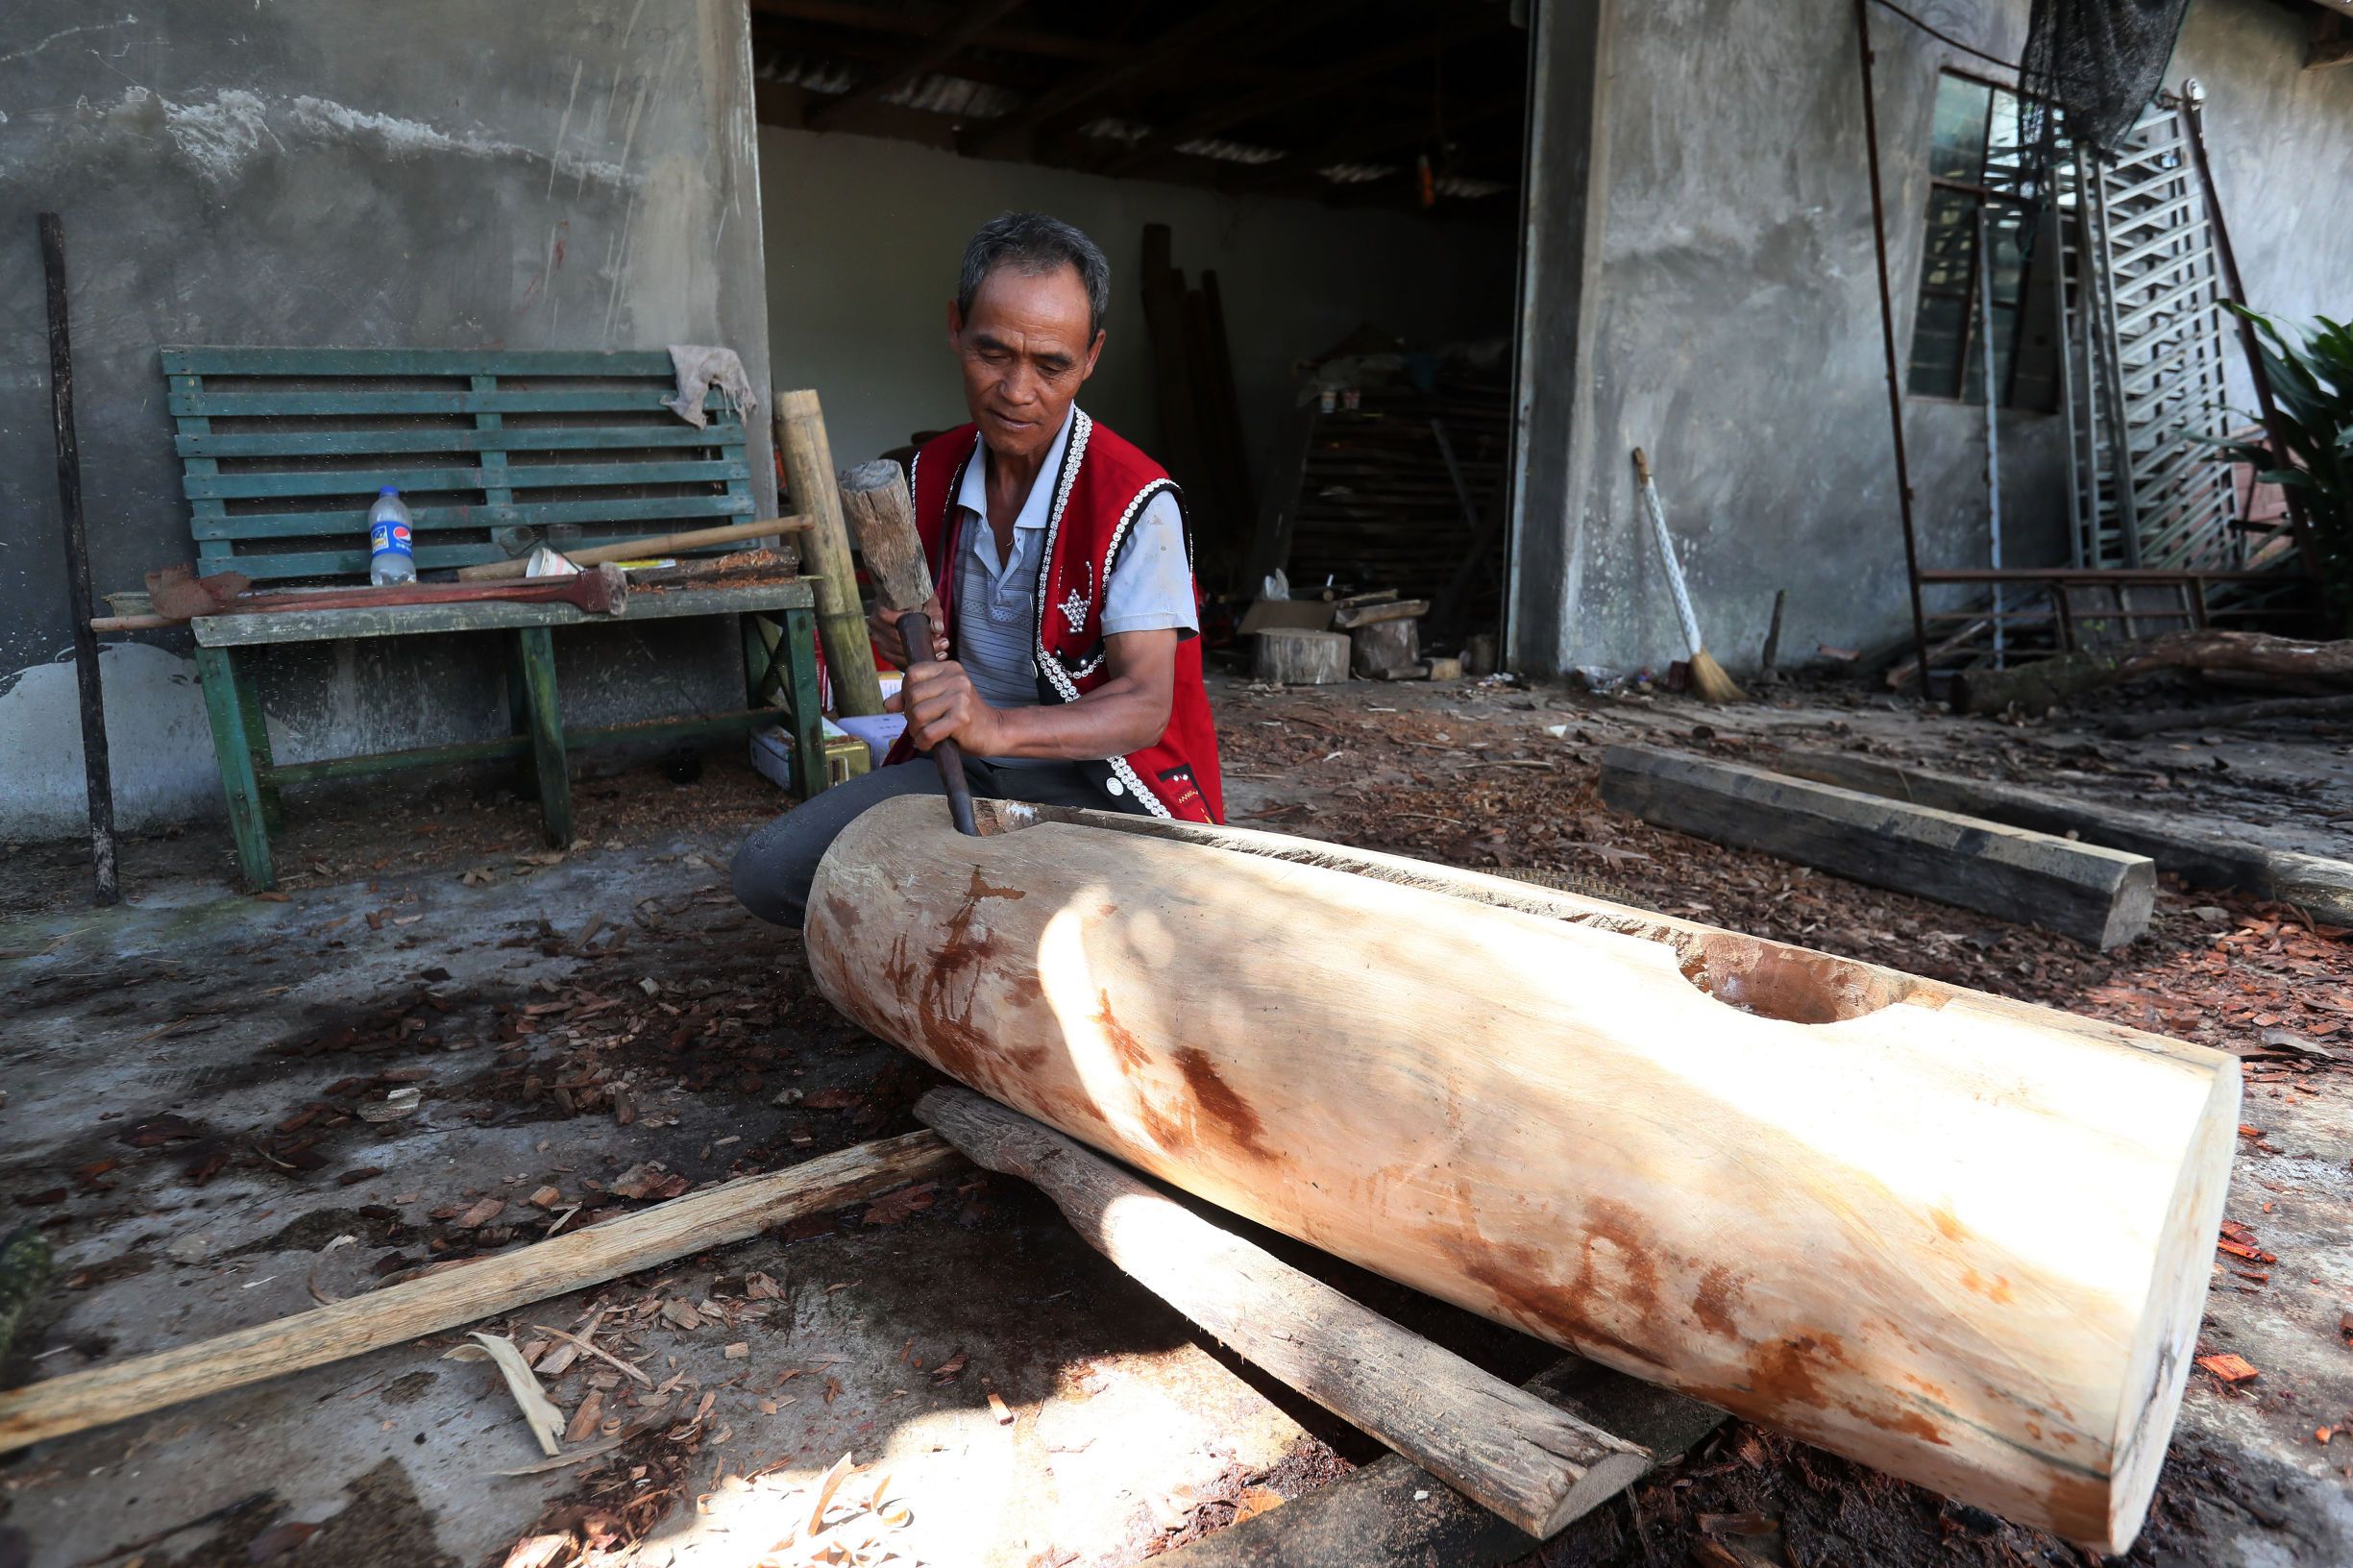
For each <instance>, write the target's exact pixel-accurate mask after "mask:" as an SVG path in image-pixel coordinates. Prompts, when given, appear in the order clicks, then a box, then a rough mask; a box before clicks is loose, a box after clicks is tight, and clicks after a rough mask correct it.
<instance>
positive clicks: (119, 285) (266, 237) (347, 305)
mask: <svg viewBox="0 0 2353 1568" xmlns="http://www.w3.org/2000/svg"><path fill="white" fill-rule="evenodd" d="M747 28H748V24H747V20H746V12H745V9H744V7H743V5H742V4H741V0H663V3H660V4H647V3H646V0H572V3H568V4H565V5H561V6H521V5H511V6H510V5H497V6H492V5H481V4H468V3H466V0H409V3H405V4H402V5H396V6H387V5H382V4H379V3H375V0H299V3H297V0H258V3H257V0H154V3H152V4H148V5H142V6H139V7H137V8H135V12H134V11H133V10H132V9H131V8H123V7H118V8H112V9H110V10H105V11H93V10H92V9H91V8H90V7H88V6H86V5H81V4H76V3H73V0H13V3H12V4H10V5H9V6H7V7H6V8H0V343H5V344H6V345H7V346H8V347H7V351H6V353H5V354H0V519H5V523H4V524H0V734H4V735H5V736H6V737H7V740H8V745H7V746H6V747H0V837H6V838H22V837H27V836H31V835H35V834H41V833H50V832H62V831H68V830H71V829H72V828H73V827H74V826H76V824H78V823H79V821H81V816H82V810H83V805H82V784H81V766H82V765H81V740H80V734H79V730H78V726H77V723H76V722H75V718H74V713H75V709H74V699H73V684H74V682H73V671H72V668H71V664H70V644H69V631H68V627H69V625H70V623H69V620H68V615H67V611H66V607H65V603H64V591H63V576H62V573H63V568H62V562H61V546H60V542H59V541H60V533H59V527H58V522H57V503H56V490H55V478H54V458H53V453H52V448H51V442H50V432H49V404H48V395H49V389H48V374H47V358H46V353H45V347H44V345H45V326H44V319H45V318H44V314H43V306H42V288H41V268H40V260H39V254H38V250H37V242H36V236H35V232H34V214H35V213H36V212H37V211H41V210H56V211H58V212H60V213H61V214H62V216H63V219H64V223H65V229H66V235H67V244H68V252H69V265H70V268H71V283H72V302H71V304H72V326H73V335H74V354H75V374H76V380H77V383H78V385H77V389H78V403H79V415H80V417H79V426H80V430H81V439H82V453H83V467H84V474H85V486H86V502H87V510H88V530H89V540H90V550H91V555H92V566H93V571H94V574H95V577H96V581H97V586H98V588H99V589H100V591H102V592H103V591H107V590H110V589H117V588H134V587H136V586H138V584H139V581H140V577H141V574H142V573H144V572H145V571H147V570H149V569H151V568H153V567H156V566H159V565H162V564H165V563H167V562H171V561H176V560H184V559H187V558H188V557H189V555H190V550H189V545H188V539H187V508H186V505H185V503H184V502H183V501H182V500H181V499H180V492H179V477H178V469H177V465H176V463H175V460H174V458H173V455H172V450H171V426H170V423H169V421H168V418H167V417H166V414H165V411H164V406H163V396H162V394H163V386H162V378H161V375H160V372H159V369H158V365H157V360H156V350H157V349H158V347H159V346H160V345H162V344H165V343H239V344H289V345H304V346H327V345H339V346H362V347H375V346H389V347H424V348H468V347H483V348H541V347H567V348H646V347H659V346H660V345H662V344H664V343H669V342H679V341H686V342H720V343H727V344H731V345H733V346H734V347H736V348H737V349H738V350H739V351H740V352H741V353H742V354H743V355H744V358H745V361H746V363H747V364H748V366H749V367H750V370H751V376H752V380H753V382H754V384H756V385H765V384H766V381H767V341H768V329H767V291H766V285H765V282H764V279H763V276H762V271H761V258H760V244H761V223H760V205H759V202H760V193H759V184H758V178H757V149H756V144H755V141H754V130H753V121H752V110H751V92H750V76H751V68H750V59H749V45H748V31H747ZM761 423H762V424H763V425H764V424H765V422H764V421H763V422H761ZM757 440H758V443H759V444H758V447H757V449H756V453H755V461H754V472H755V474H756V475H757V476H758V478H756V479H755V483H756V484H757V485H758V486H759V487H760V489H761V492H762V495H761V504H762V505H763V507H764V508H765V507H768V506H771V505H772V502H773V487H772V484H771V483H770V482H769V481H768V478H767V475H768V472H769V469H768V462H767V458H766V438H765V434H762V435H761V436H759V437H758V438H757ZM144 641H145V642H146V644H147V646H144V647H133V646H129V645H117V646H115V647H112V648H110V650H109V651H108V653H107V655H106V657H105V658H104V660H103V665H104V668H105V670H106V673H107V688H108V706H109V713H108V733H109V739H110V747H111V751H112V757H113V765H114V769H115V789H116V796H117V800H118V810H119V813H120V815H121V817H122V818H123V819H124V820H126V821H128V822H129V823H131V824H133V825H136V824H139V823H142V822H146V821H158V820H169V819H173V818H177V817H181V816H185V815H188V814H191V813H194V812H197V811H200V810H201V811H212V810H217V809H218V796H219V789H218V784H217V782H216V775H215V773H214V771H213V765H212V756H211V743H210V740H209V738H208V731H207V730H206V729H205V727H204V724H203V722H202V705H201V701H200V699H199V698H198V697H197V695H196V688H195V685H194V682H193V678H192V674H193V672H192V667H191V666H190V665H189V663H188V661H187V660H186V658H185V650H186V647H187V645H186V643H185V641H184V638H183V637H180V636H177V635H173V636H163V637H155V636H152V635H151V636H150V637H148V638H146V639H144ZM568 644H569V645H570V646H567V645H568ZM558 647H559V649H563V662H564V669H565V680H566V686H565V695H566V699H567V707H568V710H569V711H570V712H571V713H573V714H574V715H576V716H578V717H579V718H580V719H581V720H582V722H586V723H596V722H600V721H610V720H617V719H621V718H626V717H633V716H637V715H639V714H645V713H653V712H663V711H673V712H674V711H678V710H679V709H681V708H684V707H691V706H706V705H713V704H723V703H725V702H727V701H729V700H730V699H731V698H735V699H740V693H741V690H742V685H741V676H740V674H738V673H737V671H738V667H737V665H736V663H735V659H736V653H735V650H734V649H735V644H734V640H733V633H732V631H731V630H727V629H724V628H715V627H702V628H693V627H678V628H657V629H656V631H655V632H654V633H652V634H649V633H648V632H646V631H645V630H643V629H639V628H631V629H630V630H628V631H625V632H624V631H620V630H615V631H614V632H611V633H606V634H602V635H601V636H595V637H589V638H584V639H583V638H559V639H558ZM261 672H262V673H261V697H262V702H263V706H264V708H265V709H266V710H267V712H268V713H269V715H270V719H271V726H272V730H273V733H274V734H275V735H277V736H278V737H279V738H280V741H281V744H282V751H281V753H280V755H281V757H282V760H301V759H303V758H306V757H314V756H331V755H336V754H339V753H344V752H350V751H355V750H360V749H366V748H370V747H394V746H418V745H427V744H432V743H434V742H438V741H444V740H459V739H473V738H480V737H483V736H487V735H494V734H499V733H502V732H503V731H504V729H505V725H506V716H505V698H504V695H503V690H502V686H501V684H500V679H501V677H500V675H499V667H498V661H497V658H496V656H495V649H492V648H491V647H489V646H488V645H487V644H486V643H485V644H483V645H482V646H474V644H473V643H471V642H470V641H468V640H460V639H433V640H430V641H422V640H420V641H416V642H400V643H382V642H379V643H374V644H368V645H361V646H359V647H356V648H352V647H343V648H335V647H318V648H313V649H293V650H285V651H284V652H282V653H279V654H273V655H272V656H270V657H268V658H266V659H265V660H264V661H262V665H261Z"/></svg>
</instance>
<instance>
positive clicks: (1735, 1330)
mask: <svg viewBox="0 0 2353 1568" xmlns="http://www.w3.org/2000/svg"><path fill="white" fill-rule="evenodd" d="M1746 1290H1747V1286H1746V1283H1745V1282H1744V1281H1742V1279H1741V1277H1740V1276H1739V1275H1737V1274H1735V1273H1733V1272H1732V1270H1731V1267H1730V1266H1729V1265H1728V1264H1725V1263H1719V1264H1717V1265H1716V1266H1715V1267H1714V1268H1711V1269H1709V1270H1708V1271H1707V1272H1706V1273H1705V1274H1703V1275H1702V1276H1701V1277H1700V1289H1699V1293H1698V1294H1697V1295H1695V1296H1693V1297H1692V1298H1691V1311H1692V1315H1693V1316H1695V1317H1697V1318H1698V1319H1699V1320H1700V1327H1702V1328H1703V1329H1705V1330H1706V1331H1707V1332H1708V1333H1710V1334H1720V1335H1723V1336H1724V1337H1725V1338H1727V1339H1737V1338H1738V1337H1740V1325H1739V1322H1738V1320H1737V1318H1736V1317H1735V1315H1734V1314H1735V1313H1736V1312H1737V1311H1739V1308H1740V1305H1741V1298H1742V1296H1743V1295H1744V1293H1745V1292H1746Z"/></svg>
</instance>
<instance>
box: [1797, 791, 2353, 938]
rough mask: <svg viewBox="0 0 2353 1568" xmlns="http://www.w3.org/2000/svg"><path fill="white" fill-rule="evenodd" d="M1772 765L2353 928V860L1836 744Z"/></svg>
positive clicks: (2196, 885) (1868, 793) (2195, 885)
mask: <svg viewBox="0 0 2353 1568" xmlns="http://www.w3.org/2000/svg"><path fill="white" fill-rule="evenodd" d="M1774 768H1775V769H1776V770H1777V772H1784V773H1791V774H1794V775H1796V776H1797V777H1799V778H1811V779H1819V780H1820V781H1822V782H1823V783H1825V784H1835V785H1837V786H1839V787H1840V788H1841V789H1848V790H1860V791H1862V792H1864V793H1865V794H1867V795H1879V796H1888V797H1890V798H1892V799H1897V800H1909V801H1913V802H1915V803H1917V804H1920V805H1924V806H1934V807H1936V808H1937V809H1938V810H1940V811H1958V812H1964V813H1967V814H1968V815H1970V816H1973V817H1985V818H1990V819H1991V820H1993V821H1998V822H2007V823H2009V824H2010V825H2011V826H2013V827H2027V828H2032V829H2034V830H2035V831H2036V832H2039V833H2057V834H2066V835H2071V836H2075V837H2078V838H2080V839H2081V840H2082V841H2083V842H2085V843H2087V844H2097V845H2106V846H2107V847H2109V848H2111V849H2122V850H2126V851H2128V852H2130V853H2132V854H2136V855H2146V856H2148V857H2149V858H2150V859H2151V860H2153V861H2155V862H2156V863H2157V869H2158V870H2161V871H2168V872H2170V873H2171V874H2173V875H2175V876H2178V877H2180V878H2181V879H2182V880H2183V881H2185V882H2188V883H2190V884H2191V885H2192V886H2194V887H2200V888H2225V889H2229V890H2231V891H2234V892H2239V893H2249V894H2254V895H2255V896H2256V897H2258V898H2272V899H2277V900H2279V901H2280V902H2282V903H2287V904H2292V905H2294V906H2295V907H2296V908H2298V909H2300V910H2302V911H2303V912H2304V913H2305V914H2307V915H2309V916H2311V917H2312V918H2313V919H2316V920H2320V921H2325V922H2326V923H2328V924H2331V925H2345V926H2353V862H2346V861H2342V860H2332V859H2330V858H2328V857H2327V856H2325V855H2307V854H2299V853H2297V852H2296V851H2294V850H2291V849H2273V848H2268V847H2267V846H2266V845H2261V844H2257V843H2254V842H2253V841H2251V840H2248V839H2245V838H2242V837H2239V836H2236V835H2232V834H2224V833H2213V832H2200V831H2199V830H2198V829H2197V828H2196V827H2194V826H2191V825H2188V824H2185V823H2183V822H2181V821H2175V820H2174V819H2172V818H2169V817H2159V816H2157V815H2155V814H2154V813H2152V812H2145V811H2132V810H2129V809H2127V808H2125V807H2122V806H2111V805H2103V804H2101V803H2100V802H2098V801H2094V800H2083V799H2078V798H2077V797H2075V796H2068V795H2059V794H2056V793H2054V792H2052V791H2048V790H2035V789H2027V788H2025V787H2023V786H2022V785H2017V784H1996V783H1990V782H1988V781H1986V780H1983V779H1975V778H1960V777H1956V776H1955V775H1953V774H1950V773H1939V772H1929V771H1927V770H1924V769H1920V768H1913V767H1908V766H1900V765H1898V764H1896V763H1892V762H1881V761H1879V760H1877V759H1876V758H1873V757H1855V756H1848V755H1845V754H1843V753H1840V752H1835V751H1784V752H1781V753H1780V754H1779V755H1778V756H1777V757H1776V758H1775V759H1774Z"/></svg>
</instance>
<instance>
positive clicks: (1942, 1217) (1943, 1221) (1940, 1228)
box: [1928, 1209, 1969, 1241]
mask: <svg viewBox="0 0 2353 1568" xmlns="http://www.w3.org/2000/svg"><path fill="white" fill-rule="evenodd" d="M1928 1218H1929V1219H1930V1220H1932V1221H1934V1222H1935V1225H1936V1234H1937V1235H1939V1236H1941V1237H1944V1238H1945V1239H1946V1240H1948V1241H1966V1240H1968V1239H1969V1232H1968V1231H1967V1230H1965V1229H1964V1228H1963V1227H1962V1225H1961V1219H1960V1216H1959V1215H1957V1214H1955V1213H1953V1212H1952V1211H1951V1210H1949V1209H1931V1210H1929V1211H1928Z"/></svg>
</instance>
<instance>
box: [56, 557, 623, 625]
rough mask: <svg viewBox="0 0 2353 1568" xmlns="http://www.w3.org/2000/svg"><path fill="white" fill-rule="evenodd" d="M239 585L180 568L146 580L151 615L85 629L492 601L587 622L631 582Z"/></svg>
mask: <svg viewBox="0 0 2353 1568" xmlns="http://www.w3.org/2000/svg"><path fill="white" fill-rule="evenodd" d="M175 574H177V576H175ZM244 581H245V579H244V578H243V577H242V576H239V575H238V574H236V573H233V572H230V573H223V574H220V575H219V576H210V577H198V578H194V579H193V580H189V579H188V578H187V577H186V568H184V567H180V568H174V569H171V571H169V572H164V573H151V574H150V575H149V577H148V586H149V588H150V590H151V592H152V595H153V599H152V602H153V604H154V606H155V613H154V614H150V615H110V616H99V617H97V618H95V619H93V620H92V621H91V622H90V627H91V629H92V630H95V631H138V630H143V629H147V628H151V627H155V626H169V625H178V624H179V623H181V622H183V621H186V620H189V619H191V618H193V617H196V616H200V615H262V614H266V613H268V612H270V611H274V610H374V609H387V608H393V607H397V606H402V605H409V604H475V603H480V602H483V601H485V600H505V601H506V602H508V603H523V604H571V605H576V606H577V607H578V608H580V609H582V610H585V611H586V612H588V613H589V614H590V615H620V614H623V613H624V612H625V611H626V610H627V608H628V604H629V579H628V576H627V574H625V573H624V572H623V571H622V569H621V568H620V567H618V566H614V565H612V564H611V563H610V562H607V563H606V564H604V565H602V566H596V567H591V568H589V569H588V570H586V571H584V572H577V573H574V574H571V575H569V576H561V577H532V578H530V579H528V580H527V581H524V582H403V583H390V584H386V585H385V586H383V587H380V588H379V587H373V586H371V587H366V588H307V589H306V588H297V589H291V590H289V591H287V592H284V593H277V594H248V593H242V592H239V591H238V590H239V589H240V588H241V587H242V586H243V584H244ZM223 590H226V591H223Z"/></svg>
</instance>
